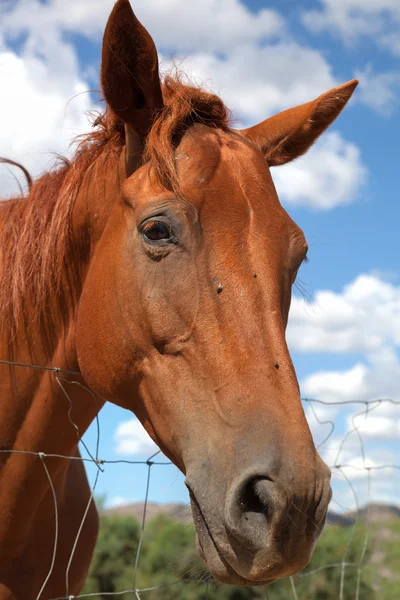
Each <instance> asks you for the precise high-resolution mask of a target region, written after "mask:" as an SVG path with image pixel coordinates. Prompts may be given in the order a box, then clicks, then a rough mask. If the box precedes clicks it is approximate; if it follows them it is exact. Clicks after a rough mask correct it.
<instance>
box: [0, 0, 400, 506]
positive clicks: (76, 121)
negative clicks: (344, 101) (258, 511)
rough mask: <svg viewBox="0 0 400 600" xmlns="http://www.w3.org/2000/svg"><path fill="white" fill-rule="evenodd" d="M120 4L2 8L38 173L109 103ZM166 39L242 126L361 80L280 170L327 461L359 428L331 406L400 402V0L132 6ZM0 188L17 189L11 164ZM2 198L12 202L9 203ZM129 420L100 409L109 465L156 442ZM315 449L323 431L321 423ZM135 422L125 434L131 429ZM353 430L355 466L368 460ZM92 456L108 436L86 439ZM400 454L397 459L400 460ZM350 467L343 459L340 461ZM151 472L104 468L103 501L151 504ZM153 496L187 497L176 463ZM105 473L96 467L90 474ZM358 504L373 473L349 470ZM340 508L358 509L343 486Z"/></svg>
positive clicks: (4, 102)
mask: <svg viewBox="0 0 400 600" xmlns="http://www.w3.org/2000/svg"><path fill="white" fill-rule="evenodd" d="M112 5H113V2H112V0H96V1H91V0H70V1H69V3H68V8H66V4H65V2H63V1H62V0H47V1H42V2H40V1H38V0H21V1H19V2H18V1H14V0H11V1H8V0H6V1H5V2H2V4H1V6H0V89H1V90H2V93H1V97H0V131H2V139H1V147H0V154H1V155H6V156H9V157H10V158H13V159H16V160H20V161H22V162H23V163H24V164H25V165H26V166H27V167H28V168H29V169H30V170H31V171H32V172H33V173H34V174H39V173H40V172H41V171H42V170H43V169H45V168H48V167H49V166H51V164H52V156H51V152H61V153H64V154H65V153H68V152H71V151H70V150H69V149H68V145H69V142H70V141H71V139H72V137H73V135H74V134H76V133H80V132H82V131H85V130H87V129H88V127H89V125H88V121H87V119H86V117H85V112H86V111H88V110H90V109H92V108H94V107H96V106H98V102H97V96H96V95H95V94H91V93H86V91H87V90H95V89H97V88H98V70H99V56H100V48H101V36H102V32H103V29H104V26H105V23H106V19H107V16H108V14H109V12H110V10H111V8H112ZM132 6H133V8H134V10H135V11H136V14H137V16H138V17H139V19H141V20H142V22H143V24H144V25H145V26H146V27H147V28H148V30H149V31H150V33H151V34H152V35H153V37H154V39H155V42H156V44H157V47H158V49H159V53H160V59H161V65H162V69H163V70H168V68H169V66H170V64H171V63H170V59H171V57H172V58H174V59H175V60H178V59H179V60H180V59H181V58H184V59H185V60H184V61H183V62H182V68H183V69H184V70H185V71H186V72H187V73H188V74H189V75H191V76H192V77H194V79H195V80H196V81H201V82H204V83H205V84H206V85H207V86H208V87H209V88H211V89H213V90H214V91H216V92H217V93H219V94H220V95H221V96H222V98H223V99H224V100H225V102H226V103H227V105H228V106H229V107H230V108H232V109H233V111H234V116H235V117H236V118H237V119H238V121H239V122H241V123H244V124H254V123H256V122H258V121H260V120H262V119H264V118H266V117H267V116H269V115H270V114H273V113H275V112H278V111H280V110H283V109H285V108H288V107H290V106H294V105H296V104H300V103H302V102H305V101H308V100H311V99H313V98H314V97H316V96H318V95H319V94H320V93H322V92H324V91H325V90H326V89H328V88H330V87H333V86H334V85H338V84H340V83H343V82H345V81H347V80H349V79H351V78H353V77H358V78H359V79H360V85H359V87H358V88H357V89H356V92H355V94H354V98H353V99H352V100H351V102H350V103H349V106H348V107H347V108H346V109H345V111H344V112H343V113H342V115H341V116H340V117H339V119H338V120H337V122H335V123H334V125H333V126H332V128H331V129H330V130H329V132H328V133H326V134H325V135H324V136H323V137H322V138H321V140H320V141H319V142H318V143H317V144H316V145H315V147H314V148H313V149H312V150H311V151H310V153H309V154H308V155H307V156H306V157H303V158H301V159H299V160H298V161H295V162H294V163H293V164H290V165H287V166H285V167H280V168H279V169H275V170H274V171H273V173H272V175H273V177H274V179H275V182H276V185H277V189H278V192H279V194H280V197H281V200H282V202H283V204H284V205H285V207H286V208H287V210H288V212H289V213H290V215H291V216H292V218H293V219H294V220H295V221H296V222H297V223H298V224H299V225H300V226H301V227H302V228H303V230H304V232H305V234H306V237H307V239H308V241H309V246H310V251H309V257H310V262H309V263H308V264H306V265H304V266H303V267H302V270H301V273H300V279H301V280H302V282H304V286H305V289H306V293H307V296H308V298H309V304H306V303H305V301H304V299H303V298H302V296H301V294H299V293H298V292H295V300H294V306H293V310H292V314H291V320H290V323H289V328H288V341H289V346H290V348H291V351H292V356H293V360H294V363H295V366H296V369H297V373H298V378H299V381H300V384H301V389H302V393H303V395H304V396H307V397H311V398H319V399H322V400H324V401H325V402H327V403H328V406H327V407H326V406H325V407H319V408H318V410H320V414H321V415H322V416H323V417H326V416H329V417H330V418H332V419H333V420H334V421H335V425H336V427H335V432H334V434H333V436H332V438H331V439H330V440H329V441H328V442H327V443H326V444H325V445H324V448H322V452H323V453H324V456H326V458H327V460H328V461H330V460H334V459H335V448H337V447H338V444H340V441H341V440H342V439H343V436H344V435H345V434H346V432H347V431H348V430H349V427H350V424H349V421H348V418H349V414H350V413H354V412H356V411H357V410H359V406H358V407H355V406H353V407H352V408H351V409H346V410H345V411H343V410H338V409H336V408H334V406H329V403H332V402H333V401H337V400H339V401H353V400H364V401H365V400H374V399H376V398H379V397H384V398H392V399H394V400H400V391H399V390H400V358H399V345H400V279H399V256H400V242H399V234H398V227H399V222H400V207H399V199H398V196H399V193H398V185H399V183H398V166H397V163H398V154H399V152H398V139H399V137H400V119H399V115H400V106H399V97H400V42H399V40H400V3H399V2H398V0H369V1H368V2H367V1H366V0H365V1H364V0H341V1H340V2H338V1H337V0H285V2H282V1H279V2H278V1H277V0H276V1H272V0H271V1H268V0H247V2H245V1H242V2H241V1H239V0H202V1H201V2H200V0H191V2H190V3H189V2H187V0H137V1H135V0H132ZM1 182H2V189H3V190H4V189H5V193H6V194H8V193H12V191H13V190H14V189H15V187H14V186H15V182H14V180H13V178H12V177H11V175H10V174H9V173H8V172H6V171H5V170H4V171H2V173H1ZM3 194H4V192H2V195H3ZM132 419H133V417H132V415H131V414H129V413H127V412H125V411H123V410H122V409H117V408H115V407H113V406H111V405H108V406H106V407H105V409H103V411H102V412H101V414H100V423H101V445H100V448H101V450H100V455H101V457H102V458H107V459H110V460H118V459H128V460H141V459H143V458H145V457H146V453H147V452H148V451H149V452H150V453H151V451H152V446H151V445H149V444H148V443H147V441H146V438H145V437H144V436H143V435H142V434H141V433H140V430H139V429H138V428H137V426H136V424H135V422H134V421H132ZM310 419H311V420H310V422H311V424H312V427H313V433H314V434H315V436H316V439H317V440H319V439H322V438H323V437H324V432H326V428H325V429H324V428H323V427H322V428H321V427H317V426H316V424H315V422H314V421H313V420H312V418H311V417H310ZM127 422H128V424H127ZM360 430H361V432H362V437H363V440H364V443H365V448H366V451H367V460H369V461H370V462H369V463H368V464H370V466H377V465H379V464H383V463H396V462H397V463H400V459H399V458H398V456H399V452H398V450H399V441H398V440H399V439H400V410H399V409H398V407H395V406H392V405H387V404H386V405H382V407H378V408H377V409H376V411H375V412H374V413H373V414H371V415H370V416H369V417H368V419H366V420H365V421H364V423H363V424H362V425H360ZM356 437H357V436H355V435H352V436H350V437H349V439H348V441H347V442H346V446H345V448H344V450H343V460H344V462H346V463H351V464H353V466H354V465H356V466H357V465H358V466H359V465H360V460H361V458H360V457H361V450H360V446H359V445H358V442H357V439H356ZM85 439H86V442H87V444H88V445H89V446H90V447H91V448H94V446H95V441H96V431H95V428H94V427H91V428H90V430H89V431H88V432H87V434H86V436H85ZM396 455H397V457H396ZM339 462H342V460H340V461H339ZM146 468H147V467H145V466H132V465H126V464H117V465H107V466H106V468H105V472H104V473H102V474H101V476H100V478H99V482H98V487H97V492H98V493H105V494H106V495H107V498H108V501H109V502H110V503H113V502H114V503H115V502H122V501H137V500H142V499H143V497H144V489H145V483H146V481H145V475H146ZM152 469H153V470H154V472H153V476H152V480H151V486H150V498H151V499H153V500H155V501H159V502H161V501H187V495H186V491H185V488H184V485H183V480H182V477H181V476H180V474H179V473H178V472H177V469H176V468H175V467H166V466H154V467H152ZM89 472H90V477H91V478H92V479H93V470H92V469H89ZM372 473H373V485H372V487H371V494H372V497H373V498H375V499H378V500H384V501H391V500H393V499H394V498H395V497H396V490H397V494H398V490H399V489H400V479H399V476H398V474H397V473H396V471H391V470H389V469H388V470H386V471H382V472H372ZM346 474H347V475H348V476H349V477H350V476H351V478H353V477H355V479H354V481H355V486H356V489H357V493H358V494H359V496H360V498H365V490H366V487H365V486H366V478H365V472H362V471H358V475H357V473H356V472H355V471H353V472H352V471H351V469H349V470H348V471H346ZM335 493H336V503H337V505H336V506H334V508H335V510H337V509H338V506H339V505H342V506H345V507H347V506H351V505H352V504H353V499H352V497H351V495H349V491H348V489H346V488H345V486H343V485H339V484H337V485H336V488H335Z"/></svg>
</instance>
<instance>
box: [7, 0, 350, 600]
mask: <svg viewBox="0 0 400 600" xmlns="http://www.w3.org/2000/svg"><path fill="white" fill-rule="evenodd" d="M101 81H102V88H103V92H104V96H105V100H106V102H107V109H106V112H105V114H104V115H103V116H102V117H101V118H99V119H98V120H97V127H96V128H95V130H94V131H93V133H91V134H90V135H89V136H88V137H87V138H86V139H84V140H82V141H81V144H80V146H79V148H78V150H77V153H76V155H75V158H74V160H73V161H72V163H71V164H67V163H65V164H63V165H62V166H61V167H60V168H58V170H55V171H53V172H50V173H46V174H45V175H43V176H42V177H41V178H40V179H38V180H37V181H36V182H34V183H33V185H32V187H31V189H30V192H29V195H28V196H27V197H26V198H23V199H12V200H9V201H7V202H4V203H2V205H1V208H0V224H1V225H0V237H1V243H0V264H1V280H0V281H1V283H0V286H1V288H0V311H1V312H0V315H1V332H2V333H1V344H0V359H2V361H3V363H2V364H1V365H0V369H1V374H0V390H1V396H0V397H1V403H0V415H1V416H0V443H1V453H0V464H1V470H0V600H6V599H14V600H15V599H17V600H30V599H34V598H37V597H40V598H42V600H43V599H44V598H45V599H48V598H53V597H56V596H64V595H68V594H75V595H76V594H78V593H79V591H80V589H81V587H82V584H83V582H84V579H85V577H86V575H87V570H88V567H89V564H90V559H91V555H92V551H93V547H94V544H95V540H96V535H97V527H98V523H97V514H96V509H95V507H94V505H93V503H90V504H89V506H90V508H89V512H88V514H87V517H86V520H85V522H84V526H83V528H82V531H81V533H80V537H79V541H78V544H77V546H76V548H75V549H74V548H73V546H74V541H75V539H76V536H77V533H78V529H79V526H80V523H81V520H82V515H83V513H84V511H85V509H86V506H87V505H88V502H90V492H89V487H88V483H87V479H86V476H85V473H84V469H83V465H82V462H80V461H79V460H72V459H71V460H67V459H65V458H62V456H67V457H72V456H74V454H75V453H76V452H77V442H78V436H77V430H76V427H75V425H76V426H77V428H78V430H79V435H82V434H83V433H84V431H85V430H86V429H87V427H88V426H89V424H90V423H91V421H92V420H93V419H94V418H95V416H96V414H97V412H98V410H99V409H100V407H101V406H102V404H103V402H104V401H103V400H100V397H101V398H107V399H108V400H109V401H111V402H113V403H115V404H117V405H120V406H123V407H124V408H129V409H130V410H132V411H133V412H134V413H135V414H136V415H137V416H138V418H139V419H140V421H141V422H142V423H143V425H144V427H145V428H146V430H147V431H148V432H149V434H150V435H151V437H152V438H153V439H154V440H155V442H156V443H157V444H158V445H159V446H160V448H161V449H162V450H163V452H164V453H165V454H166V455H167V456H168V457H169V458H170V459H171V460H172V461H173V462H174V463H175V464H176V465H177V466H178V467H179V468H180V469H181V470H182V471H183V473H184V474H185V475H186V484H187V486H188V489H189V492H190V498H191V503H192V509H193V514H194V519H195V523H196V528H197V538H198V548H199V552H200V554H201V556H202V557H203V558H204V560H205V561H206V563H207V565H208V567H209V569H210V571H211V573H212V574H213V575H214V576H215V577H216V579H218V580H219V581H223V582H228V583H232V584H245V585H259V584H264V583H269V582H271V581H273V580H275V579H276V578H279V577H286V576H288V575H290V574H292V573H295V572H296V571H298V570H299V569H302V568H303V567H304V566H305V565H306V564H307V563H308V562H309V560H310V557H311V554H312V551H313V548H314V544H315V541H316V539H317V537H318V534H319V532H320V530H321V528H322V525H323V521H324V517H325V514H326V510H327V506H328V503H329V500H330V496H331V491H330V483H329V482H330V472H329V469H328V467H327V466H326V465H325V464H324V463H323V462H322V460H321V459H320V457H319V456H318V454H317V451H316V449H315V446H314V443H313V440H312V437H311V434H310V431H309V428H308V425H307V422H306V419H305V416H304V413H303V409H302V405H301V402H300V397H299V389H298V384H297V380H296V376H295V372H294V369H293V366H292V362H291V360H290V356H289V352H288V349H287V346H286V342H285V327H286V322H287V318H288V312H289V305H290V298H291V287H292V284H293V282H294V280H295V278H296V273H297V271H298V269H299V267H300V264H301V263H302V261H303V260H304V258H305V256H306V252H307V244H306V242H305V238H304V235H303V233H302V231H301V230H300V229H299V228H298V227H297V225H296V224H295V223H294V222H293V221H292V220H291V219H290V217H289V216H288V214H287V213H286V212H285V210H284V209H283V208H282V206H281V205H280V203H279V200H278V197H277V194H276V191H275V188H274V185H273V182H272V179H271V175H270V170H269V167H272V166H278V165H282V164H284V163H287V162H288V161H290V160H292V159H294V158H296V157H298V156H300V155H301V154H303V153H304V152H306V150H307V149H308V148H309V147H310V146H311V144H312V143H313V142H314V141H315V139H316V138H317V137H318V136H319V135H320V134H321V133H322V132H323V131H324V130H325V129H326V128H327V127H328V126H329V125H330V124H331V123H332V121H333V120H334V119H335V118H336V117H337V116H338V114H339V113H340V111H341V110H342V108H343V107H344V106H345V104H346V102H347V101H348V99H349V98H350V96H351V94H352V92H353V90H354V88H355V86H356V85H357V82H356V81H354V80H353V81H350V82H348V83H346V84H344V85H342V86H340V87H337V88H334V89H333V90H330V91H328V92H326V93H324V94H323V95H321V96H320V97H319V98H317V99H316V100H314V101H312V102H309V103H307V104H303V105H302V106H298V107H296V108H293V109H290V110H286V111H285V112H283V113H281V114H279V115H276V116H274V117H271V118H269V119H267V120H266V121H264V122H263V123H260V124H259V125H256V126H254V127H251V128H250V129H246V130H243V131H235V130H232V128H231V127H230V124H229V118H228V112H227V109H226V107H225V106H224V104H223V103H222V101H221V100H220V99H219V98H218V97H216V96H214V95H212V94H209V93H206V92H205V91H203V90H201V89H196V88H194V87H190V86H187V85H184V84H183V83H181V82H180V81H178V80H177V79H172V78H166V80H165V81H164V83H163V84H161V82H160V79H159V74H158V59H157V52H156V49H155V46H154V43H153V41H152V39H151V37H150V35H149V34H148V33H147V31H146V30H145V29H144V28H143V26H142V25H141V24H140V23H139V21H138V20H137V19H136V17H135V16H134V14H133V12H132V9H131V7H130V4H129V2H128V0H118V2H117V3H116V5H115V7H114V9H113V11H112V14H111V16H110V18H109V21H108V24H107V28H106V31H105V34H104V41H103V51H102V67H101ZM4 361H9V362H16V363H19V364H20V365H21V364H25V363H28V364H36V365H39V366H42V367H46V368H48V370H43V369H32V368H26V367H23V366H10V365H8V364H5V363H4ZM53 367H57V368H58V369H63V370H65V371H67V373H63V372H61V371H57V370H56V371H54V370H53ZM72 382H78V383H81V384H82V385H84V386H87V387H90V389H91V390H93V391H94V392H95V393H96V394H97V395H98V396H97V402H95V401H94V399H93V395H91V394H90V393H88V391H87V390H85V389H84V388H83V387H80V386H78V385H73V384H72ZM64 392H67V394H65V393H64ZM68 396H69V398H70V402H71V404H70V402H69V401H68ZM74 424H75V425H74ZM50 454H51V455H60V456H61V457H59V456H49V455H50ZM55 507H57V514H55ZM56 521H57V525H58V528H56ZM55 540H56V542H57V544H56V545H55ZM53 562H54V564H52V563H53ZM69 563H71V564H70V565H69ZM68 565H69V568H68V569H67V567H68ZM66 571H67V575H66ZM46 580H47V581H46Z"/></svg>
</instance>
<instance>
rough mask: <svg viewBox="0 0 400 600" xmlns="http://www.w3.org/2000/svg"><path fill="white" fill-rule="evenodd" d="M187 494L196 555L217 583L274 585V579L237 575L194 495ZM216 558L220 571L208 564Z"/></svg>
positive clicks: (191, 493)
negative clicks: (219, 564) (260, 579)
mask: <svg viewBox="0 0 400 600" xmlns="http://www.w3.org/2000/svg"><path fill="white" fill-rule="evenodd" d="M189 494H190V503H191V507H192V512H193V517H194V522H195V526H196V546H197V550H198V553H199V554H200V556H201V558H202V559H203V560H204V562H205V563H206V564H207V566H208V567H209V568H210V572H211V574H212V575H213V576H214V577H215V579H217V581H220V582H221V583H228V584H230V585H242V586H245V585H247V586H261V585H269V584H270V583H274V581H276V578H274V579H266V580H263V581H254V580H251V579H246V578H245V577H243V576H242V575H239V573H237V571H235V569H234V568H233V567H232V566H231V565H230V564H229V562H228V561H227V559H226V558H225V557H224V556H223V554H222V552H221V551H220V549H219V548H218V545H217V543H216V541H215V540H214V537H213V535H212V533H211V531H210V527H209V526H208V524H207V521H206V519H205V516H204V514H203V511H202V510H201V507H200V504H199V503H198V502H197V500H196V497H195V495H194V494H193V492H192V491H191V490H190V489H189ZM205 546H206V547H208V549H209V550H210V549H211V553H212V554H214V557H210V556H209V555H210V551H208V552H207V551H206V550H205ZM216 557H217V558H218V560H217V562H218V561H220V563H221V566H223V569H221V570H220V569H218V571H217V570H216V569H213V568H212V567H211V566H210V564H209V561H210V558H211V560H212V558H214V559H215V558H216ZM212 562H214V563H215V562H216V561H215V560H214V561H212Z"/></svg>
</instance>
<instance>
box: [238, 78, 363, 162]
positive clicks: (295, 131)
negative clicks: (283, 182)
mask: <svg viewBox="0 0 400 600" xmlns="http://www.w3.org/2000/svg"><path fill="white" fill-rule="evenodd" d="M357 84H358V81H357V80H356V79H352V80H351V81H348V82H347V83H344V84H343V85H340V86H338V87H335V88H332V89H331V90H329V91H328V92H325V93H324V94H322V95H321V96H319V97H318V98H317V99H316V100H313V101H312V102H307V103H306V104H301V105H300V106H296V107H295V108H290V109H289V110H285V111H283V112H281V113H279V114H277V115H274V116H273V117H270V118H269V119H266V120H265V121H263V122H262V123H259V124H258V125H255V126H254V127H250V128H249V129H243V130H242V131H240V133H241V134H242V135H244V136H246V137H247V138H249V139H250V140H252V141H253V142H254V143H255V144H256V145H257V146H259V148H260V149H261V151H262V152H263V153H264V155H265V158H266V161H267V163H268V165H269V166H270V167H274V166H278V165H284V164H285V163H287V162H289V161H291V160H293V159H294V158H297V157H298V156H301V155H302V154H304V153H305V152H307V150H308V149H309V148H310V146H311V145H312V144H313V143H314V142H315V140H316V139H317V138H318V136H320V135H321V133H322V132H323V131H325V129H327V127H329V125H330V124H331V123H332V122H333V121H334V120H335V119H336V117H337V116H338V115H339V114H340V112H341V111H342V109H343V108H344V106H345V105H346V104H347V102H348V100H349V99H350V97H351V95H352V93H353V91H354V89H355V88H356V86H357Z"/></svg>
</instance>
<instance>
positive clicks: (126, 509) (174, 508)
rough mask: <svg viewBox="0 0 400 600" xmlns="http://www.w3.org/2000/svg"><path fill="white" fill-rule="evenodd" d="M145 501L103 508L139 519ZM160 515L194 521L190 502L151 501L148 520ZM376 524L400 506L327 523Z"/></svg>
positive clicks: (390, 518) (331, 516)
mask: <svg viewBox="0 0 400 600" xmlns="http://www.w3.org/2000/svg"><path fill="white" fill-rule="evenodd" d="M143 510H144V503H143V502H136V503H134V504H124V505H122V506H116V507H111V508H106V509H104V510H103V514H106V515H110V516H111V515H118V516H124V517H126V516H129V515H132V516H134V517H136V518H137V519H138V520H139V521H141V520H142V518H143ZM158 515H165V516H168V517H170V518H172V519H174V520H175V521H177V522H178V523H189V522H191V521H192V511H191V508H190V506H189V505H188V504H156V503H153V502H149V503H148V504H147V508H146V520H147V521H151V520H152V519H154V517H157V516H158ZM367 517H368V521H369V523H371V524H372V523H373V524H376V525H380V524H385V523H389V522H390V523H393V522H395V521H397V520H398V521H400V507H399V506H394V505H390V504H377V503H371V504H370V505H369V507H367V506H365V507H363V508H360V510H359V511H358V513H356V512H355V511H350V512H348V513H342V514H339V513H331V512H330V513H328V518H327V523H329V524H331V525H342V526H344V527H345V526H349V525H352V524H353V523H354V522H355V521H356V520H357V519H358V520H359V521H362V522H365V521H366V520H367Z"/></svg>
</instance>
